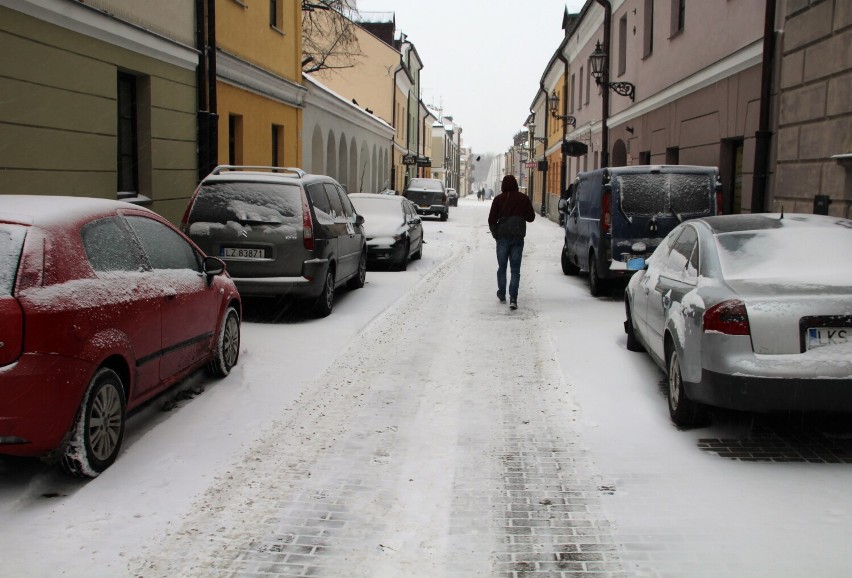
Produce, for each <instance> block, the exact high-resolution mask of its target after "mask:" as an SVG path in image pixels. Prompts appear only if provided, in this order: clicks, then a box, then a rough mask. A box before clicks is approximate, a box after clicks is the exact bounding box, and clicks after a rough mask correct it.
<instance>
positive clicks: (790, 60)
mask: <svg viewBox="0 0 852 578" xmlns="http://www.w3.org/2000/svg"><path fill="white" fill-rule="evenodd" d="M782 17H783V19H784V23H785V24H784V36H783V38H784V42H783V45H782V57H781V67H780V68H781V78H780V93H781V94H780V107H779V108H780V110H779V115H778V130H777V150H778V154H777V178H776V180H775V187H774V195H773V196H772V198H771V200H770V202H771V207H772V209H773V210H780V208H781V207H784V209H785V210H786V211H796V212H805V213H810V212H813V210H814V200H815V196H816V195H824V196H826V197H828V199H829V200H830V204H829V205H828V213H829V214H831V215H836V216H842V217H847V218H852V96H850V94H852V50H850V46H852V3H850V2H849V1H848V0H824V1H820V2H815V1H808V0H800V1H798V2H787V3H786V11H785V12H784V13H783V14H782Z"/></svg>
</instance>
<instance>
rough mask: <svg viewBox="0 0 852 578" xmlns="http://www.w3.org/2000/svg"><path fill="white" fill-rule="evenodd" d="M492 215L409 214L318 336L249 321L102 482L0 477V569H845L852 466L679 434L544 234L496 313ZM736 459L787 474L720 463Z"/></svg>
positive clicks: (435, 573)
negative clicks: (401, 243)
mask: <svg viewBox="0 0 852 578" xmlns="http://www.w3.org/2000/svg"><path fill="white" fill-rule="evenodd" d="M488 207H489V203H485V202H482V203H480V202H477V201H476V200H472V199H462V200H461V202H460V206H459V207H458V208H457V209H454V210H453V212H452V213H451V217H450V220H449V221H447V222H439V221H434V220H429V221H427V222H426V223H425V235H426V240H427V245H426V247H425V250H424V257H423V260H421V261H417V262H414V263H412V264H411V266H410V267H409V269H408V271H406V272H389V271H375V272H374V271H371V272H370V273H369V275H368V283H367V285H366V287H365V288H364V289H361V290H358V291H352V292H343V293H341V294H340V295H339V296H338V300H337V302H336V305H335V310H334V312H333V313H332V315H331V316H330V317H328V318H326V319H322V320H312V319H303V318H298V317H295V316H287V315H284V316H283V317H282V318H281V319H278V320H276V321H274V322H270V321H269V320H268V319H264V318H262V317H260V316H257V315H255V316H252V315H249V321H247V322H246V323H244V325H243V343H242V348H241V357H240V364H239V365H238V366H237V368H235V371H234V372H232V374H231V375H230V376H229V377H228V378H226V379H224V380H222V381H219V382H217V381H208V380H207V379H206V378H203V377H201V376H198V377H196V378H194V379H193V380H192V381H191V382H190V383H189V384H187V385H188V386H191V387H194V388H195V389H196V392H197V395H195V396H194V397H192V396H189V397H191V398H190V399H184V398H182V397H178V398H174V397H170V398H168V399H169V400H171V399H175V402H176V407H175V409H173V410H171V411H169V412H163V411H161V409H160V408H161V407H162V406H163V404H161V403H157V404H152V406H150V407H149V408H147V409H146V410H145V411H143V412H140V414H138V415H136V416H134V417H133V418H132V419H131V421H130V424H129V429H128V438H127V441H126V444H125V447H124V449H123V451H122V455H121V456H120V457H119V459H118V461H117V462H116V464H115V465H114V466H113V467H112V468H110V470H108V471H107V472H106V473H104V474H103V475H102V476H100V477H99V478H97V479H95V480H92V481H89V482H78V481H75V480H68V479H66V478H64V477H63V476H62V475H60V474H58V473H57V472H55V471H53V470H51V469H48V468H45V467H44V466H42V465H41V464H39V463H37V462H36V463H33V462H29V461H23V462H22V461H17V460H0V520H2V521H3V523H2V526H0V538H2V539H0V576H39V577H40V576H45V577H47V576H57V575H65V576H94V577H100V576H104V577H107V576H110V577H112V576H144V577H146V578H153V577H160V576H162V577H165V576H169V577H171V576H199V577H202V576H203V577H206V576H262V575H271V574H276V575H282V576H307V575H311V576H333V577H338V576H353V577H356V576H357V577H378V578H384V577H398V576H416V577H424V578H425V577H430V578H431V577H444V576H446V577H450V576H458V577H468V576H498V575H499V576H511V575H512V574H511V573H512V572H515V573H517V574H516V575H517V576H521V575H525V573H526V572H531V571H537V572H539V573H541V574H540V575H551V576H561V575H566V576H567V575H579V573H580V572H598V574H597V575H600V576H643V577H644V576H664V575H666V576H669V575H671V576H690V577H692V576H737V577H739V576H742V577H746V576H748V577H751V576H767V577H768V576H773V577H776V576H790V577H793V576H802V575H812V576H844V575H846V574H847V573H848V571H849V569H850V568H852V559H850V557H849V555H848V554H847V553H846V551H847V546H848V536H849V535H850V533H852V498H850V496H849V492H848V488H849V487H850V482H852V465H850V464H849V463H848V462H847V463H825V462H828V461H832V460H831V459H829V458H827V457H825V454H821V455H822V456H823V458H821V459H813V460H811V461H810V462H809V461H808V460H807V459H805V458H803V457H802V456H804V455H806V454H807V453H808V452H810V453H811V454H812V455H816V454H820V453H821V452H823V451H824V450H825V451H827V450H826V447H827V445H826V444H828V445H830V443H829V442H830V440H829V442H827V441H826V439H821V440H820V441H816V440H815V439H811V440H804V441H802V440H798V438H796V439H793V438H791V437H785V435H784V433H783V432H781V433H779V430H777V429H776V430H773V429H772V428H773V426H774V422H772V421H767V420H762V419H759V418H754V417H753V416H747V417H742V416H737V415H727V414H723V415H721V416H720V417H719V419H717V421H716V422H715V423H714V425H713V426H710V427H708V428H703V429H701V430H694V431H690V432H681V431H678V430H677V429H675V428H674V427H673V426H672V425H671V423H670V422H669V420H668V415H667V413H666V408H665V401H664V400H663V399H662V397H661V395H660V389H659V386H658V382H659V381H660V379H661V377H662V375H661V374H660V372H659V371H658V370H657V369H656V367H655V366H654V365H653V364H652V363H651V361H650V360H649V359H648V358H647V356H646V355H644V354H635V353H631V352H628V351H627V350H626V348H625V343H624V342H625V338H624V333H623V330H622V326H621V322H622V320H623V306H622V304H621V303H620V301H619V300H618V299H617V295H616V296H614V297H613V298H611V299H596V298H592V297H591V296H590V295H589V293H588V287H587V281H586V279H585V278H583V277H577V278H568V277H565V276H563V275H562V273H561V270H560V267H559V248H560V247H561V231H560V230H559V228H558V227H557V226H556V225H555V224H553V223H551V222H549V221H545V220H542V219H537V220H536V222H535V223H533V224H532V225H531V226H530V228H529V234H528V238H527V246H526V250H525V253H524V263H523V269H522V282H521V291H520V297H519V303H520V309H519V310H517V311H514V312H511V311H509V309H508V307H507V306H506V305H500V304H499V303H498V301H497V299H496V297H495V296H494V293H495V290H496V287H495V285H496V282H495V275H494V271H495V269H496V263H495V259H494V244H493V240H492V239H491V238H490V235H489V234H488V230H487V227H486V225H485V219H486V216H487V209H488ZM850 431H852V430H850V428H848V427H845V428H844V427H841V428H839V429H838V428H834V430H833V435H834V438H833V440H834V441H835V442H836V445H835V446H833V447H832V448H831V451H833V452H834V455H835V456H837V455H842V452H843V451H844V450H848V449H849V448H850V445H849V443H848V442H846V441H845V440H847V439H848V438H849V437H850ZM707 440H711V441H713V440H715V441H717V442H719V444H717V445H712V444H711V443H709V442H707ZM743 442H751V443H753V444H758V445H760V444H763V446H764V447H775V448H776V449H777V448H778V444H779V442H780V443H781V444H782V445H783V444H784V443H786V444H787V446H791V445H792V446H794V447H793V448H792V453H796V452H798V453H797V455H798V456H799V457H800V458H802V459H792V458H791V460H790V462H791V463H783V462H781V461H780V460H779V461H760V462H747V461H739V460H732V459H728V458H722V457H720V456H719V455H718V454H719V452H718V451H716V450H718V449H719V448H721V447H723V446H724V445H725V444H728V446H730V447H733V446H734V445H736V443H743ZM773 444H774V446H773ZM708 446H710V447H712V448H715V450H714V451H708V450H707V447H708ZM782 449H783V448H782ZM779 451H781V450H779ZM784 451H791V450H790V448H787V449H786V450H784ZM791 455H792V454H791ZM847 455H848V452H847ZM840 461H843V460H840ZM850 461H852V460H850ZM813 462H820V463H813ZM563 573H564V574H563Z"/></svg>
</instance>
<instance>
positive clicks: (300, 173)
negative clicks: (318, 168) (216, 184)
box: [210, 165, 308, 179]
mask: <svg viewBox="0 0 852 578" xmlns="http://www.w3.org/2000/svg"><path fill="white" fill-rule="evenodd" d="M258 170H264V171H269V172H271V173H290V174H294V175H296V176H297V177H299V178H300V179H301V178H302V177H304V176H305V175H306V174H308V173H306V172H305V171H303V170H302V169H297V168H294V167H265V166H259V165H257V166H255V165H219V166H217V167H216V168H215V169H213V170H212V171H211V172H210V174H211V175H219V174H222V173H224V172H227V171H258Z"/></svg>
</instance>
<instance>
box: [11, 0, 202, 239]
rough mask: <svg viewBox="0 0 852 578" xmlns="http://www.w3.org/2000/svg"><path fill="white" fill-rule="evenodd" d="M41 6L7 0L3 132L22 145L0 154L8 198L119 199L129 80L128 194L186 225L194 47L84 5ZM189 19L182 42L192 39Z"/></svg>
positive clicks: (191, 184)
mask: <svg viewBox="0 0 852 578" xmlns="http://www.w3.org/2000/svg"><path fill="white" fill-rule="evenodd" d="M145 4H146V5H147V8H148V9H149V10H151V9H153V8H152V6H151V5H153V4H158V5H159V4H161V5H163V6H165V5H171V2H167V1H166V0H162V1H161V2H147V3H145ZM33 6H34V4H33V3H31V2H27V1H24V0H18V1H14V2H13V1H10V0H2V1H0V70H3V74H2V76H0V94H4V95H12V96H13V97H14V98H11V99H9V98H6V99H4V101H3V105H2V106H0V134H2V135H3V141H4V142H5V143H15V145H14V146H8V144H7V146H3V147H0V166H2V167H3V169H4V170H2V171H0V191H2V192H3V193H6V194H8V193H20V194H49V195H72V196H86V197H100V198H107V199H110V198H111V199H115V198H117V197H118V196H119V186H118V153H117V151H118V119H119V114H118V102H119V99H118V89H117V85H118V77H119V73H120V72H121V73H128V74H130V75H132V76H133V77H134V78H135V82H136V91H137V94H136V107H135V109H134V113H135V118H136V123H137V131H136V141H137V155H136V161H137V169H138V183H137V187H136V190H133V191H130V190H124V191H122V193H123V195H122V196H129V198H131V199H134V200H136V201H138V202H140V203H142V204H145V205H146V206H149V207H150V208H152V209H153V210H155V211H157V212H158V213H160V214H162V215H164V216H165V217H167V218H169V219H170V220H172V221H173V222H177V221H178V220H179V219H180V217H181V215H182V213H183V210H184V208H185V205H186V202H187V200H188V198H189V196H190V195H191V194H192V192H193V190H194V188H195V184H196V182H197V180H196V172H197V168H196V166H197V157H196V118H195V112H196V79H195V66H196V64H197V55H196V53H195V51H194V50H192V49H189V48H187V47H186V46H183V45H181V44H177V43H175V42H173V41H170V40H168V39H166V38H164V37H163V36H162V35H159V34H151V33H150V32H148V31H146V30H143V29H141V28H139V27H138V26H129V25H127V24H126V23H124V22H122V21H121V20H117V19H116V18H112V17H110V16H107V15H105V14H103V13H102V12H101V11H99V10H94V9H92V8H90V7H88V6H86V5H84V4H79V3H77V2H69V1H66V0H54V1H46V2H40V3H39V5H38V10H32V8H33ZM184 8H185V7H184ZM45 10H47V12H49V13H50V14H51V17H50V19H51V22H47V21H46V20H44V19H42V18H41V17H40V15H41V16H43V15H44V11H45ZM180 13H181V14H185V11H181V12H180ZM181 20H182V19H181V18H177V19H176V27H175V28H174V31H173V33H172V36H173V37H186V36H187V35H191V34H192V28H190V29H189V30H186V29H185V26H183V25H180V26H178V25H177V24H178V23H179V22H181ZM183 20H186V19H185V18H183Z"/></svg>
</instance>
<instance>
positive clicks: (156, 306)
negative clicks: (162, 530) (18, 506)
mask: <svg viewBox="0 0 852 578" xmlns="http://www.w3.org/2000/svg"><path fill="white" fill-rule="evenodd" d="M241 316H242V306H241V302H240V295H239V292H238V291H237V289H236V286H235V285H234V283H233V281H231V279H230V277H229V276H228V275H227V273H226V272H225V264H224V263H223V262H222V261H220V260H219V259H217V258H215V257H207V256H205V255H204V254H203V253H202V252H201V251H200V250H199V249H198V248H197V247H196V246H195V245H194V244H193V243H192V241H190V240H189V239H187V238H186V237H185V236H184V235H183V234H182V233H180V232H179V231H178V230H177V229H175V227H173V226H172V225H171V224H170V223H169V222H168V221H166V220H165V219H163V218H162V217H160V216H159V215H157V214H155V213H153V212H152V211H149V210H147V209H144V208H142V207H138V206H136V205H132V204H129V203H123V202H120V201H111V200H105V199H84V198H71V197H50V196H4V195H0V454H6V455H14V456H42V457H45V458H47V459H49V460H51V461H53V460H58V461H59V463H60V464H61V466H62V468H63V469H64V470H65V471H67V472H68V473H70V474H73V475H77V476H88V477H94V476H97V475H98V474H99V473H101V472H102V471H104V470H105V469H106V468H108V467H109V466H110V465H111V464H112V463H113V462H114V461H115V458H116V456H117V455H118V452H119V450H120V448H121V441H122V437H123V434H124V427H125V419H126V415H127V412H128V411H130V410H132V409H133V408H134V407H136V406H138V405H139V404H141V403H142V402H144V401H146V400H148V399H150V398H152V397H153V396H155V395H157V394H158V393H160V392H162V391H163V390H164V389H166V388H167V387H169V386H171V385H173V384H175V383H176V382H178V381H180V380H182V379H183V378H185V377H187V376H188V375H189V374H190V373H192V372H194V371H196V370H197V369H199V368H200V367H202V366H205V365H206V366H207V368H208V369H209V370H210V372H211V373H212V374H214V375H217V376H225V375H227V374H228V373H229V372H230V370H231V368H232V367H233V366H234V365H235V364H236V363H237V358H238V355H239V344H240V319H241Z"/></svg>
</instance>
